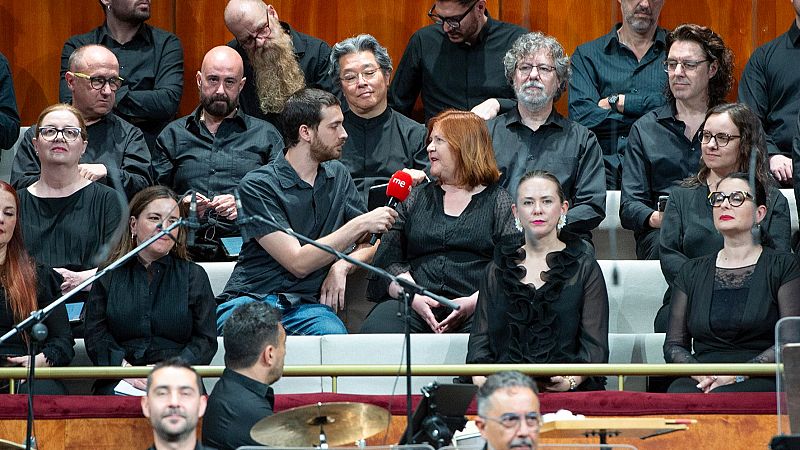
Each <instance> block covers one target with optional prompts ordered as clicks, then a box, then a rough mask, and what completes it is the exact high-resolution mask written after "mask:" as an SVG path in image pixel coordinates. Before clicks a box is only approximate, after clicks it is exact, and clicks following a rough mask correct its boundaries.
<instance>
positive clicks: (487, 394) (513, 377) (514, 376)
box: [477, 370, 539, 416]
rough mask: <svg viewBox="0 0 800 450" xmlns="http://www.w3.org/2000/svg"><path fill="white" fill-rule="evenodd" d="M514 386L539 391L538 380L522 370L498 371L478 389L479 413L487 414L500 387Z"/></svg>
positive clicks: (535, 392) (480, 414) (536, 392)
mask: <svg viewBox="0 0 800 450" xmlns="http://www.w3.org/2000/svg"><path fill="white" fill-rule="evenodd" d="M514 387H519V388H528V389H530V390H531V391H533V393H534V394H538V392H539V391H538V389H537V388H536V382H535V381H533V378H531V377H529V376H527V375H525V374H524V373H522V372H517V371H516V370H508V371H505V372H497V373H495V374H494V375H490V376H489V377H487V378H486V382H485V383H483V386H481V388H480V389H478V395H477V399H478V415H479V416H485V415H486V413H487V411H486V410H487V409H488V408H489V404H490V403H491V397H492V395H494V393H495V392H497V391H498V390H500V389H507V388H514Z"/></svg>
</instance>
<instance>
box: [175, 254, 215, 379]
mask: <svg viewBox="0 0 800 450" xmlns="http://www.w3.org/2000/svg"><path fill="white" fill-rule="evenodd" d="M216 308H217V303H216V301H215V300H214V293H213V291H212V290H211V283H210V282H209V281H208V274H206V272H205V270H203V268H202V267H201V266H199V265H197V264H194V263H189V309H190V310H191V313H192V338H191V340H190V341H189V343H188V344H186V347H184V348H183V351H181V354H180V356H181V358H183V359H184V360H186V361H187V362H189V364H208V363H210V362H211V360H212V359H213V358H214V354H215V353H216V352H217V326H216V318H217V315H216Z"/></svg>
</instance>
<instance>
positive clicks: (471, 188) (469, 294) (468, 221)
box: [361, 110, 522, 333]
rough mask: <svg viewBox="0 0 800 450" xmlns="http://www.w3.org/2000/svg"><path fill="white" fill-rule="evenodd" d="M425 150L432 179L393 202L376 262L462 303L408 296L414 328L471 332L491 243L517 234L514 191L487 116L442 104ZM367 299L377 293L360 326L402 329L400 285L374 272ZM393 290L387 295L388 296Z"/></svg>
mask: <svg viewBox="0 0 800 450" xmlns="http://www.w3.org/2000/svg"><path fill="white" fill-rule="evenodd" d="M428 130H429V131H428V134H429V142H430V143H429V144H428V158H429V159H430V162H431V169H430V170H431V175H432V176H434V177H436V180H437V181H436V182H430V183H426V184H424V185H420V186H417V187H415V188H413V189H412V191H411V195H410V196H409V197H408V198H407V199H406V201H405V202H403V203H401V204H400V206H399V207H398V213H399V218H398V219H397V222H395V224H394V226H393V227H392V229H391V230H390V231H389V232H388V233H386V234H384V235H383V239H382V241H381V244H380V247H378V251H377V252H376V255H375V259H374V264H375V265H377V266H379V267H383V268H384V269H386V270H387V271H388V272H390V273H392V274H394V275H397V276H398V277H401V278H407V279H410V280H414V281H415V282H417V283H419V284H420V285H421V286H423V287H426V288H428V289H429V290H431V291H432V292H434V293H436V294H439V295H442V296H444V297H447V298H449V299H452V300H453V301H454V302H455V303H457V304H459V305H461V308H460V309H459V310H451V309H450V308H447V307H443V306H441V305H440V304H439V303H437V302H436V301H435V300H433V299H432V298H430V297H426V296H423V295H415V296H414V298H413V300H412V304H411V306H412V308H413V311H412V312H411V331H412V332H415V333H444V332H461V333H464V332H468V331H469V329H470V325H471V323H472V314H473V312H474V311H475V305H476V303H477V301H478V284H479V282H480V278H481V274H482V273H483V271H484V270H485V267H486V265H487V264H488V263H489V262H490V261H491V259H492V254H493V253H494V248H495V246H496V245H497V244H498V243H499V242H500V241H501V239H503V238H511V237H512V236H513V238H514V239H516V240H517V241H518V242H521V240H522V236H521V235H520V233H519V232H518V231H517V230H516V229H515V227H514V218H513V216H512V214H511V203H512V201H511V197H510V196H509V195H508V193H507V192H506V191H505V190H504V189H503V188H502V187H500V185H499V184H498V179H499V178H500V173H499V171H498V170H497V163H496V162H495V158H494V151H493V150H492V141H491V138H490V137H489V132H488V130H487V128H486V124H485V122H484V121H483V120H482V119H481V118H480V117H478V116H477V115H475V114H473V113H471V112H466V111H456V110H447V111H444V112H442V113H441V114H439V115H437V116H436V117H434V118H433V119H431V121H430V122H429V123H428ZM368 290H369V293H368V296H369V297H370V299H373V300H377V301H380V302H381V303H379V304H378V305H376V306H375V308H373V309H372V311H371V312H370V315H369V316H368V317H367V320H366V321H365V322H364V324H363V326H362V328H361V332H362V333H402V332H403V330H404V320H403V318H402V316H398V314H397V312H398V310H402V309H403V307H402V302H400V301H397V300H395V299H396V298H398V296H399V294H400V287H399V286H398V285H397V284H395V283H392V284H391V285H388V287H387V284H386V283H383V282H382V280H373V281H372V282H371V283H370V286H369V289H368ZM390 297H391V298H390Z"/></svg>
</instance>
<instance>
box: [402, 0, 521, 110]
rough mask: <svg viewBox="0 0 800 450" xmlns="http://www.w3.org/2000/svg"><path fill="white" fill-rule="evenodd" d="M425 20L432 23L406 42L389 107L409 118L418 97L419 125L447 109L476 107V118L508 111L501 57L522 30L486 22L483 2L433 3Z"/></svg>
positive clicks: (455, 0) (447, 0)
mask: <svg viewBox="0 0 800 450" xmlns="http://www.w3.org/2000/svg"><path fill="white" fill-rule="evenodd" d="M428 17H429V18H430V19H431V20H432V21H433V22H434V23H433V24H432V25H429V26H427V27H424V28H422V29H420V30H418V31H417V32H415V33H414V34H413V35H412V36H411V39H410V40H409V41H408V45H407V46H406V49H405V52H404V53H403V57H402V59H401V60H400V64H399V65H398V66H397V72H396V74H395V77H394V81H393V82H392V85H391V88H390V90H389V104H390V105H391V106H392V107H393V108H394V109H395V110H397V111H399V112H400V113H402V114H405V115H406V116H409V117H410V116H411V114H412V112H413V109H414V104H415V103H416V101H417V97H421V98H422V106H423V110H424V115H425V121H427V120H428V119H430V118H431V117H433V116H435V115H436V114H438V113H439V112H441V111H442V110H444V109H447V108H456V109H461V110H471V109H473V108H476V110H475V112H476V113H479V115H480V116H482V117H493V116H494V115H496V114H497V113H498V112H503V111H508V110H509V109H511V108H512V107H513V106H514V101H513V98H514V92H513V91H512V90H511V88H510V87H509V86H508V83H507V82H506V80H505V77H504V76H503V63H502V62H503V55H504V54H505V53H506V51H507V50H508V49H509V48H511V44H513V42H514V40H516V39H517V38H518V37H519V36H520V35H522V34H524V33H525V31H526V30H525V29H524V28H522V27H519V26H517V25H513V24H510V23H505V22H500V21H498V20H494V19H492V18H491V17H490V16H489V14H488V11H487V10H486V0H436V1H435V2H434V4H433V6H432V7H431V9H430V10H429V11H428ZM484 102H486V103H484ZM489 111H490V112H489Z"/></svg>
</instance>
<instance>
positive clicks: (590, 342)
mask: <svg viewBox="0 0 800 450" xmlns="http://www.w3.org/2000/svg"><path fill="white" fill-rule="evenodd" d="M473 326H474V325H473ZM579 340H580V349H579V350H578V359H579V360H582V361H586V362H587V363H607V362H608V292H607V291H606V282H605V279H604V278H603V272H602V270H600V265H599V264H597V261H592V265H591V268H590V269H589V272H588V276H587V278H586V280H585V281H584V285H583V311H582V312H581V332H580V337H579Z"/></svg>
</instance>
